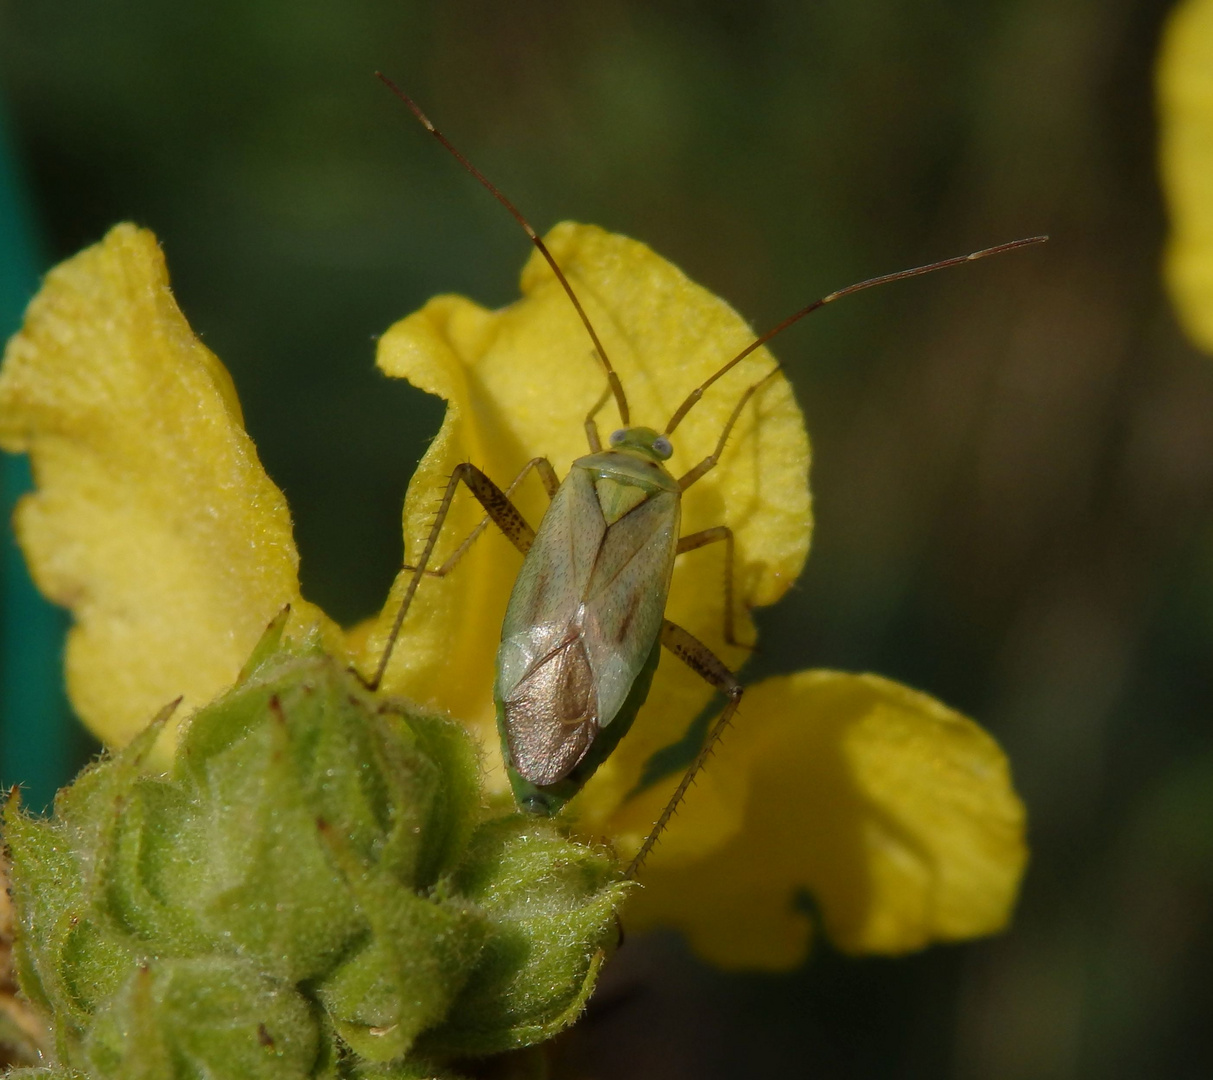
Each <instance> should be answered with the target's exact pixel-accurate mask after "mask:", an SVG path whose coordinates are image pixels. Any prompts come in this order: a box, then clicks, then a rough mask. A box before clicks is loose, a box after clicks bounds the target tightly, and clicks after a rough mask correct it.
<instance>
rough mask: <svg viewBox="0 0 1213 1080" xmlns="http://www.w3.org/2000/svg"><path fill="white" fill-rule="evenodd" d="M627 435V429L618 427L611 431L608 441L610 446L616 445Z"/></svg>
mask: <svg viewBox="0 0 1213 1080" xmlns="http://www.w3.org/2000/svg"><path fill="white" fill-rule="evenodd" d="M627 437H628V433H627V429H626V428H620V429H619V430H618V431H612V432H611V438H610V443H611V445H612V446H618V445H619V444H620V443H621V442H623V440H624V439H626V438H627Z"/></svg>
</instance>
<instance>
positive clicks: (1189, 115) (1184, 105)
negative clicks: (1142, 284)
mask: <svg viewBox="0 0 1213 1080" xmlns="http://www.w3.org/2000/svg"><path fill="white" fill-rule="evenodd" d="M1158 96H1159V122H1160V134H1161V143H1160V148H1159V156H1160V167H1161V171H1162V181H1163V189H1164V191H1165V194H1166V196H1167V201H1168V204H1169V207H1170V217H1171V236H1170V239H1169V241H1168V244H1167V251H1166V262H1165V275H1166V279H1167V284H1168V286H1169V287H1170V291H1171V297H1172V299H1173V300H1174V302H1175V306H1176V308H1177V310H1178V311H1179V315H1180V319H1181V321H1182V322H1183V324H1184V327H1185V329H1186V330H1187V331H1188V333H1189V334H1190V335H1191V336H1192V338H1193V340H1194V341H1196V342H1197V344H1199V345H1201V346H1202V347H1204V348H1205V349H1207V350H1209V351H1213V2H1211V0H1187V3H1183V4H1180V5H1179V6H1178V7H1177V8H1176V9H1175V10H1174V12H1172V14H1171V17H1170V21H1169V22H1168V24H1167V30H1166V34H1165V36H1164V38H1163V43H1162V50H1161V53H1160V56H1159V64H1158Z"/></svg>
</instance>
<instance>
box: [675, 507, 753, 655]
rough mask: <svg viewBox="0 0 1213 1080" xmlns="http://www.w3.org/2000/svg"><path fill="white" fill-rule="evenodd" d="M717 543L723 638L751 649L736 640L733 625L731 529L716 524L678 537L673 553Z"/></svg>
mask: <svg viewBox="0 0 1213 1080" xmlns="http://www.w3.org/2000/svg"><path fill="white" fill-rule="evenodd" d="M719 543H723V544H724V640H725V641H726V642H727V643H728V644H729V645H736V646H737V647H738V648H739V649H753V648H754V647H755V646H753V645H747V644H746V643H745V642H744V641H738V640H737V634H736V628H735V626H734V625H733V589H734V584H733V576H734V575H733V566H734V559H735V557H736V556H735V553H734V547H735V545H734V541H733V530H732V529H730V528H729V527H728V526H727V525H717V526H715V527H714V528H711V529H704V530H702V531H701V532H697V533H689V534H688V535H686V536H682V537H679V539H678V550H677V551H675V552H674V554H675V555H681V554H682V553H683V552H684V551H695V550H696V549H697V548H701V547H707V545H708V544H719Z"/></svg>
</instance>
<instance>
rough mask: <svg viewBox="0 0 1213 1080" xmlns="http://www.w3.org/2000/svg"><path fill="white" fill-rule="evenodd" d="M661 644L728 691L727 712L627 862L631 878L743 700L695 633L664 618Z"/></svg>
mask: <svg viewBox="0 0 1213 1080" xmlns="http://www.w3.org/2000/svg"><path fill="white" fill-rule="evenodd" d="M661 644H662V645H664V646H665V647H666V648H667V649H669V650H670V652H672V653H673V654H674V655H675V656H677V657H678V659H679V660H681V661H682V662H683V663H684V664H686V665H687V667H689V668H690V669H691V670H692V671H694V672H695V673H696V674H697V675H699V676H701V677H702V678H703V679H704V680H705V681H706V682H709V683H711V684H712V686H714V687H716V689H717V690H719V691H720V692H721V693H722V694H725V695H726V696H727V697H728V699H729V700H728V702H727V703H726V704H725V707H724V712H722V713H721V714H720V716H719V717H718V718H717V720H716V723H714V724H713V725H712V727H711V729H710V730H709V731H708V735H707V738H706V739H704V740H703V746H701V747H700V748H699V753H697V754H696V755H695V758H694V760H693V761H692V762H691V764H690V765H689V766H688V768H687V771H686V773H685V774H684V775H683V777H682V779H681V780H680V781H679V782H678V786H677V787H676V788H675V789H674V794H673V795H671V796H670V801H669V802H668V803H666V804H665V809H664V810H662V811H661V816H660V817H659V818H658V819H657V822H656V824H654V825H653V828H652V830H651V831H650V832H649V835H648V836H647V837H645V841H644V843H643V844H641V845H640V850H639V851H638V852H636V857H635V858H634V859H632V861H631V863H629V864H628V869H627V874H626V876H627V877H628V878H629V879H630V878H634V877H635V876H636V874H637V873H638V872H639V870H640V867H641V866H642V865H643V864H644V860H645V859H646V858H648V855H649V852H650V851H652V850H653V845H655V844H656V843H657V839H658V837H660V836H661V834H662V832H663V831H664V830H665V827H666V826H667V825H668V824H669V822H670V818H671V817H673V816H674V811H675V810H677V809H678V804H679V803H680V802H682V798H683V796H684V795H686V793H687V790H688V789H689V788H690V786H691V782H692V781H693V780H694V779H695V774H696V773H698V772H699V770H700V769H702V768H703V765H704V762H705V761H707V759H708V755H710V754H711V753H712V751H713V750H714V749H715V748H716V743H717V742H718V741H719V739H720V736H721V735H722V734H724V729H725V728H726V727H728V725H729V721H730V720H732V719H733V714H734V713H735V712H736V711H737V706H738V705H739V704H740V703H741V694H742V688H741V683H739V682H738V681H737V677H736V676H735V675H734V674H733V673H732V672H731V671H730V670H729V669H728V668H727V667H725V665H724V664H723V663H722V662H721V660H720V659H719V657H717V656H716V654H715V653H714V652H712V650H711V649H709V648H708V647H707V646H706V645H705V644H704V643H703V642H702V641H700V640H699V639H698V638H697V637H695V636H694V635H693V634H691V633H689V632H688V631H686V630H684V629H683V628H682V627H681V626H679V625H678V624H677V623H672V622H670V620H669V619H664V620H662V624H661Z"/></svg>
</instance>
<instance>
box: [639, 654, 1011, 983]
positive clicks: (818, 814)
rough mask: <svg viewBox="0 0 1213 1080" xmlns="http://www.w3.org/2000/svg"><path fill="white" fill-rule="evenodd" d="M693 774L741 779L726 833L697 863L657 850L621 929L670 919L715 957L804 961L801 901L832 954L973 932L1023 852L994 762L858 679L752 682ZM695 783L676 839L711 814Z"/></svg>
mask: <svg viewBox="0 0 1213 1080" xmlns="http://www.w3.org/2000/svg"><path fill="white" fill-rule="evenodd" d="M707 775H712V776H713V778H714V781H715V783H716V784H718V785H724V786H732V787H738V786H743V787H744V788H745V789H746V790H745V792H744V793H743V795H742V803H743V805H744V811H743V813H744V829H743V831H739V832H738V833H737V834H736V835H735V836H734V837H733V839H731V840H730V841H728V842H727V843H725V844H724V845H722V846H721V847H719V848H718V849H716V850H715V851H713V852H711V853H710V854H708V855H707V856H706V857H703V858H698V859H695V858H689V857H687V855H686V854H685V853H684V852H682V851H680V850H679V849H678V846H677V845H674V844H671V845H669V846H667V845H665V844H664V843H662V844H659V845H658V846H657V848H656V850H655V851H654V853H653V856H652V859H651V861H650V863H649V864H648V865H647V866H646V867H645V869H644V872H643V874H642V878H641V883H642V884H643V886H644V888H643V889H642V890H640V891H639V892H638V894H637V895H636V897H635V898H634V899H633V900H632V901H631V906H630V907H629V909H628V925H629V927H633V926H635V927H636V928H638V929H643V928H652V927H657V926H673V927H677V928H679V929H681V930H682V931H684V932H685V933H686V934H687V936H688V937H689V939H690V941H691V943H692V945H693V946H694V948H695V949H696V951H697V952H698V953H699V954H700V955H701V956H703V957H705V958H706V959H708V960H710V961H711V962H713V963H715V964H718V965H720V966H721V967H727V968H767V969H781V968H790V967H793V966H795V965H797V964H798V963H800V961H801V960H802V959H803V958H804V956H805V953H806V950H807V948H808V945H809V939H810V935H811V928H812V923H811V919H810V916H809V914H808V912H809V906H807V903H806V902H807V898H808V897H812V904H815V905H816V907H817V909H818V910H819V911H820V916H821V921H822V925H823V927H824V929H825V931H826V933H827V934H828V935H829V937H830V939H831V940H832V941H833V942H834V944H835V945H837V946H838V947H839V948H840V949H843V950H844V951H846V952H850V953H884V954H894V953H903V952H907V951H909V950H912V949H918V948H921V947H923V946H924V945H927V944H929V943H930V942H932V941H952V940H957V939H962V938H969V937H975V936H979V935H982V934H989V933H993V932H994V931H997V930H999V929H1001V928H1002V927H1003V926H1004V925H1005V924H1006V922H1007V920H1008V918H1009V917H1010V913H1011V909H1012V906H1013V904H1014V901H1015V896H1016V893H1017V890H1018V886H1019V881H1020V878H1021V876H1022V873H1023V869H1024V865H1025V862H1026V858H1027V850H1026V847H1025V843H1024V809H1023V805H1022V803H1021V802H1020V800H1019V798H1018V796H1017V795H1016V794H1015V791H1014V788H1013V787H1012V784H1011V778H1010V773H1009V769H1008V765H1007V761H1006V758H1005V757H1004V755H1003V753H1002V750H1001V749H1000V748H999V747H998V744H997V743H995V741H994V740H993V739H992V738H991V737H990V736H989V735H987V734H986V733H985V732H984V731H982V729H981V728H979V727H978V726H977V725H976V724H974V723H973V722H972V721H970V720H968V719H966V718H965V717H963V716H961V715H960V714H959V713H956V712H953V711H952V710H951V709H948V708H946V707H945V706H943V705H941V704H940V703H939V702H937V701H935V700H933V699H932V698H929V697H927V696H926V695H925V694H920V693H918V692H916V691H914V690H910V689H908V688H907V687H904V686H901V685H899V684H898V683H895V682H891V681H890V680H888V679H882V678H879V677H878V676H875V675H848V674H842V673H839V672H832V671H806V672H801V673H799V674H797V675H792V676H786V677H780V678H774V679H768V680H767V681H765V682H762V683H760V684H758V685H757V686H754V687H752V688H751V689H749V690H747V692H746V696H745V699H744V701H743V703H742V709H741V711H740V712H739V714H738V719H737V723H736V725H735V730H734V731H732V732H731V733H729V734H727V735H726V736H725V739H724V742H723V745H722V746H721V749H720V753H718V754H717V755H716V756H715V757H714V758H713V759H712V761H711V762H710V763H709V764H708V766H707V769H706V770H705V777H706V776H707ZM698 794H699V793H698V790H697V788H692V790H691V792H690V794H689V795H688V796H687V799H686V802H685V803H684V805H683V807H682V810H681V812H680V813H679V831H680V832H690V833H694V832H695V831H697V830H698V829H699V828H700V821H699V819H700V816H701V814H702V813H703V812H704V810H705V809H706V812H707V813H708V815H709V817H710V816H711V815H712V814H714V813H716V811H715V808H714V800H708V804H707V806H706V807H702V808H701V804H700V800H699V798H698ZM709 825H710V826H712V825H713V822H712V821H709ZM672 836H673V833H671V837H672ZM690 897H693V898H694V903H690V902H688V898H690Z"/></svg>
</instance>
